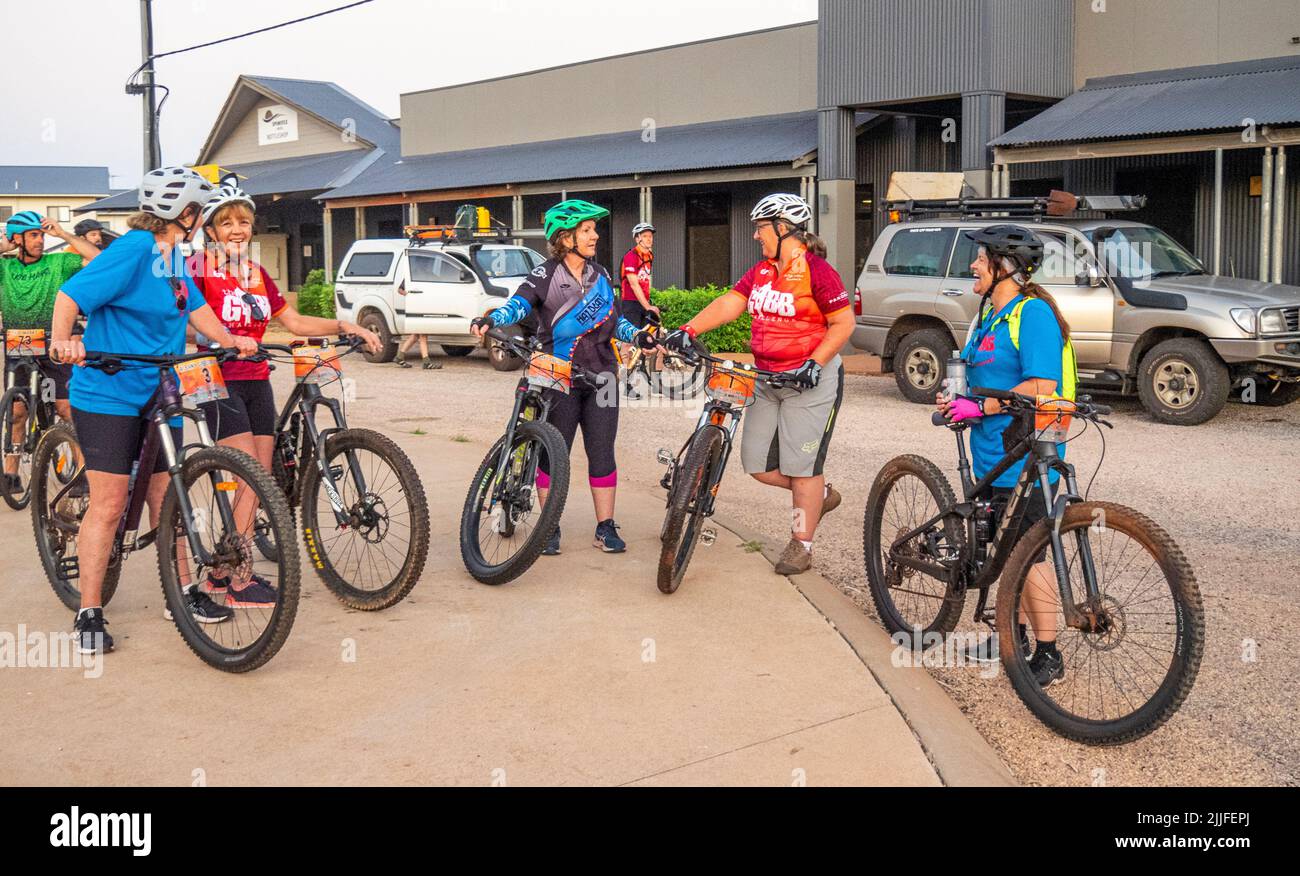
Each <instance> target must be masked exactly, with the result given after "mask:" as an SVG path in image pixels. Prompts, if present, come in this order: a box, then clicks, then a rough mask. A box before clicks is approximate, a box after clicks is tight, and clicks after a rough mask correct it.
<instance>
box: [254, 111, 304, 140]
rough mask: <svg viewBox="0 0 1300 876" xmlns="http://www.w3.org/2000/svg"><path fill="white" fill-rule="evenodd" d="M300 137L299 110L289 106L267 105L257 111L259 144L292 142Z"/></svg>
mask: <svg viewBox="0 0 1300 876" xmlns="http://www.w3.org/2000/svg"><path fill="white" fill-rule="evenodd" d="M297 139H298V112H297V111H296V110H292V109H290V108H289V107H287V106H280V105H278V104H277V105H276V106H265V107H262V108H261V109H259V110H258V111H257V145H258V146H270V145H272V144H275V143H292V142H293V141H295V140H297Z"/></svg>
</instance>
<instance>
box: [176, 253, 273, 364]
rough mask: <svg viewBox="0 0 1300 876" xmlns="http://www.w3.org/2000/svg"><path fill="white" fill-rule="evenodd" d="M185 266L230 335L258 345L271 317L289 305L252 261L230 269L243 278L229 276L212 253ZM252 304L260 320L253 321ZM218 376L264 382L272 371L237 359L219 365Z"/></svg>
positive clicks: (196, 257) (195, 257)
mask: <svg viewBox="0 0 1300 876" xmlns="http://www.w3.org/2000/svg"><path fill="white" fill-rule="evenodd" d="M188 267H189V270H190V276H191V277H193V278H194V284H195V285H196V286H198V287H199V291H200V292H202V293H203V298H204V300H205V301H207V302H208V306H209V307H211V308H212V312H213V313H215V314H216V315H217V319H219V320H221V322H222V324H223V325H224V326H225V327H226V329H227V331H229V332H230V333H231V334H232V335H239V336H240V337H245V338H252V339H253V340H255V341H257V342H258V343H261V341H262V335H264V334H265V333H266V326H267V324H268V323H269V322H270V321H271V318H272V317H275V316H279V315H280V312H281V311H283V310H284V308H285V307H286V306H287V304H288V302H286V301H285V300H284V296H283V295H281V294H280V290H279V289H278V288H277V287H276V285H275V281H274V280H272V279H271V277H270V275H269V274H267V273H266V269H265V268H263V267H262V266H261V265H258V264H254V263H253V262H251V261H249V262H245V264H244V265H243V266H242V269H241V266H233V270H234V271H236V272H238V273H239V274H241V275H246V276H236V275H234V274H232V273H231V272H230V271H231V267H232V266H229V265H222V264H219V263H218V261H217V259H216V258H215V257H213V255H212V254H211V253H195V254H194V255H193V256H191V257H190V262H189V265H188ZM245 295H247V296H248V299H249V300H245V298H244V296H245ZM254 305H256V308H257V310H258V311H259V315H260V316H261V317H262V319H254V316H253V309H254ZM221 374H222V376H224V377H225V378H226V380H266V379H268V378H269V377H270V376H271V369H270V368H269V367H268V366H267V363H266V362H243V361H239V360H236V361H233V362H227V363H225V364H224V365H222V366H221Z"/></svg>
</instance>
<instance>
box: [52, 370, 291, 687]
mask: <svg viewBox="0 0 1300 876" xmlns="http://www.w3.org/2000/svg"><path fill="white" fill-rule="evenodd" d="M236 355H237V354H236V352H235V351H233V350H217V351H210V350H201V351H199V352H197V353H190V354H186V355H179V356H137V355H134V354H126V353H102V352H88V353H87V354H86V360H85V363H86V367H88V368H99V369H102V370H104V371H106V372H108V373H110V374H111V373H116V372H118V371H120V370H122V369H123V368H127V367H138V366H143V367H154V368H157V369H158V379H159V390H158V394H157V395H156V396H155V399H154V401H153V402H152V403H151V404H150V406H149V408H148V410H147V411H146V412H145V414H144V415H143V416H144V419H146V420H148V423H149V425H148V428H147V429H146V431H145V434H144V436H143V438H142V440H141V443H140V449H139V453H138V455H137V458H136V462H135V466H134V468H133V474H132V475H131V477H130V479H129V481H128V486H127V496H126V511H125V513H124V514H123V516H122V520H121V522H120V523H119V524H118V528H117V533H116V535H115V536H114V540H113V549H112V553H111V554H110V558H109V562H108V569H107V572H106V574H105V578H104V585H103V589H102V601H103V604H104V605H107V604H108V602H109V600H110V599H111V598H112V596H113V593H114V591H115V590H116V589H117V583H118V578H119V577H120V575H121V572H122V563H123V561H124V560H125V559H126V557H127V555H128V554H130V553H131V552H132V551H136V550H140V549H142V548H146V547H148V546H149V545H150V544H153V543H155V542H157V545H158V570H159V573H160V575H161V578H162V589H163V595H164V597H165V599H166V603H167V608H168V610H169V612H170V613H171V616H172V618H173V620H174V622H175V624H176V628H177V630H179V631H180V634H181V638H183V639H184V640H185V643H186V644H187V645H189V647H190V650H192V651H193V652H194V653H195V654H197V655H198V656H199V658H200V659H202V660H203V661H204V662H206V663H208V664H209V665H211V666H215V667H216V668H218V669H221V670H224V671H226V672H248V671H249V670H252V669H256V668H257V667H259V666H261V665H262V664H264V663H266V661H268V660H270V659H271V658H272V657H273V656H275V653H276V652H277V651H279V650H280V647H281V646H282V645H283V644H284V642H285V640H286V639H287V638H288V636H289V631H290V629H291V628H292V627H293V620H294V616H295V614H296V613H297V609H298V555H297V553H296V552H291V551H284V552H282V555H281V556H279V557H278V558H277V559H276V560H275V561H274V562H268V561H265V560H261V559H260V558H259V557H258V556H256V551H255V549H254V547H253V544H252V535H253V533H252V526H251V524H250V525H249V526H246V527H245V528H244V529H242V530H241V529H240V528H239V527H238V526H237V525H236V523H235V516H234V507H235V501H234V496H235V494H236V493H237V491H238V490H241V489H246V490H250V491H252V493H253V495H254V496H255V497H256V499H257V501H258V502H260V503H261V505H262V507H264V508H265V509H266V518H267V521H268V524H269V526H270V529H271V532H272V533H273V535H274V537H275V538H276V539H277V542H279V543H287V542H286V540H287V539H288V538H289V537H290V536H291V533H292V532H293V520H292V518H291V517H290V514H289V506H288V504H287V503H286V502H285V499H284V496H283V494H282V493H281V492H280V491H279V489H277V488H276V485H275V482H274V481H273V480H272V479H271V476H270V475H269V474H267V472H266V470H265V469H263V468H262V467H261V466H260V465H258V464H257V461H256V460H254V459H253V458H252V457H251V456H248V455H247V454H245V453H242V452H240V451H238V450H235V449H233V448H230V447H218V446H216V445H215V444H214V443H213V441H212V437H211V435H210V434H209V433H208V424H207V420H206V419H205V418H204V416H203V414H202V412H201V411H199V409H198V403H200V402H202V401H207V400H209V399H210V398H211V397H212V396H213V394H214V393H216V392H217V390H216V387H217V386H220V387H221V390H222V391H224V384H223V383H222V382H221V379H220V378H221V372H220V368H219V367H218V366H219V363H220V362H222V361H228V360H230V359H233V358H235V357H236ZM173 369H175V370H174V371H173ZM175 417H180V418H182V419H183V420H189V421H190V422H191V423H192V424H193V425H194V427H195V430H196V431H197V433H198V443H197V444H184V445H182V446H180V447H177V446H176V444H175V442H174V440H173V437H172V431H171V429H170V428H169V427H168V422H169V421H170V420H171V419H173V418H175ZM159 453H162V454H163V457H164V459H166V461H167V473H168V477H169V479H170V483H169V484H168V488H167V494H166V495H165V496H164V498H163V502H162V509H161V513H160V514H159V518H160V519H159V520H158V521H153V522H154V523H155V524H156V526H155V528H154V529H153V530H151V531H149V532H146V533H144V534H140V518H141V515H142V514H143V512H144V507H145V498H146V495H147V493H148V491H149V481H150V478H151V476H152V472H153V470H154V463H155V461H156V460H157V458H158V457H157V455H158V454H159ZM72 459H76V460H80V459H82V457H81V455H80V452H79V451H78V450H77V436H76V432H75V430H74V429H73V427H72V424H70V423H58V424H56V425H54V426H53V427H51V428H50V429H49V430H48V431H46V433H45V435H44V436H43V437H42V438H41V441H40V444H38V445H37V448H36V456H35V458H34V460H33V471H34V477H33V488H34V489H33V499H34V501H33V502H32V529H33V531H34V533H35V536H36V547H37V551H38V552H39V554H40V557H41V563H42V565H43V566H44V567H45V573H46V575H47V576H48V577H49V580H50V583H51V585H52V586H53V588H54V592H55V594H56V595H58V597H59V599H61V600H62V601H63V604H64V605H66V606H68V607H69V608H71V609H73V610H74V611H75V610H76V609H77V608H78V607H79V605H80V602H81V593H80V590H79V589H78V588H77V584H76V581H77V579H78V577H79V575H80V569H79V564H78V557H77V536H78V533H79V531H80V528H81V521H82V519H83V517H84V516H85V513H86V508H87V507H88V504H89V493H88V491H87V489H86V476H85V473H84V471H82V470H81V468H80V466H81V463H78V464H77V466H78V467H77V470H75V471H72V472H68V471H67V470H66V469H62V470H61V469H60V466H63V465H66V463H67V461H68V460H72ZM254 572H256V573H257V574H259V575H261V576H262V577H263V578H265V579H266V580H267V582H268V583H269V584H270V586H271V587H272V588H274V590H275V592H276V602H275V604H274V605H273V606H269V607H262V608H238V609H236V610H235V612H234V615H233V616H232V617H230V618H228V619H227V620H225V621H222V622H219V623H206V624H205V623H199V622H198V621H197V620H196V619H195V618H194V617H193V615H192V614H191V613H190V611H189V608H188V606H187V603H186V591H187V590H188V588H189V587H190V586H192V584H194V583H196V582H199V581H203V580H205V578H206V576H207V575H208V573H212V576H213V577H217V578H224V577H227V576H233V577H235V578H237V579H247V578H248V577H249V575H251V574H252V573H254Z"/></svg>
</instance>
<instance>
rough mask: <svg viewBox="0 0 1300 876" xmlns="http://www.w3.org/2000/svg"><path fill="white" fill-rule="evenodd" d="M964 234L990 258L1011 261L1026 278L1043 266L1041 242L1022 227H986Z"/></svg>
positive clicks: (1035, 235)
mask: <svg viewBox="0 0 1300 876" xmlns="http://www.w3.org/2000/svg"><path fill="white" fill-rule="evenodd" d="M966 234H967V236H969V237H970V239H971V240H973V241H975V242H976V243H977V244H979V245H980V246H982V247H984V249H986V250H987V251H988V254H989V255H990V256H994V257H998V258H1009V259H1011V260H1012V261H1013V262H1015V264H1016V265H1018V266H1019V267H1020V270H1021V272H1022V273H1024V275H1025V276H1026V277H1031V276H1033V273H1034V271H1037V270H1038V269H1039V267H1040V266H1042V264H1043V241H1042V240H1041V239H1040V238H1039V237H1038V235H1037V234H1034V232H1032V231H1030V230H1029V229H1028V228H1025V227H1023V226H1020V225H987V226H985V227H984V228H979V229H976V230H974V231H967V232H966Z"/></svg>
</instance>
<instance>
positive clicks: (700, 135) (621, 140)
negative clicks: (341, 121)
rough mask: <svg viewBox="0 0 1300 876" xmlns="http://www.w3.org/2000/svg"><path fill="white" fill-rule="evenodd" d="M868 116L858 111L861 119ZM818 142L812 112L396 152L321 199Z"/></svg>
mask: <svg viewBox="0 0 1300 876" xmlns="http://www.w3.org/2000/svg"><path fill="white" fill-rule="evenodd" d="M865 118H870V116H865V117H861V118H859V122H861V121H864V120H865ZM816 149H817V113H816V112H802V113H788V114H784V115H775V116H761V117H757V118H746V119H731V120H728V121H720V122H706V123H702V124H695V125H677V126H673V127H667V128H659V129H658V130H656V131H654V137H653V139H650V140H647V139H646V138H645V137H644V136H643V132H642V131H641V130H639V129H638V130H635V131H624V132H620V133H615V134H597V135H593V136H589V137H572V138H566V139H563V140H546V141H542V142H539V143H521V144H518V145H513V146H493V147H489V148H485V149H467V150H462V151H458V152H441V153H437V154H434V155H421V156H396V157H393V158H384V159H380V160H379V161H376V162H375V163H374V164H373V165H372V166H371V167H370V168H368V169H366V170H365V171H363V172H362V173H361V174H360V175H358V177H357V178H356V180H354V181H353V182H351V183H349V184H347V185H342V186H339V187H338V188H335V189H333V190H331V191H328V192H326V193H324V194H323V195H318V196H317V198H318V199H322V200H323V199H331V200H333V199H337V198H351V197H361V196H366V195H387V194H397V193H401V192H419V191H436V190H438V189H454V188H463V187H468V186H482V185H497V184H504V183H523V182H541V181H545V180H568V179H589V178H592V177H602V176H620V175H625V174H631V173H666V172H673V171H683V170H701V169H706V168H721V167H748V166H755V165H763V164H788V163H792V162H794V161H796V160H798V159H799V158H802V157H803V156H805V155H808V154H809V153H812V152H814V151H816Z"/></svg>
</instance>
